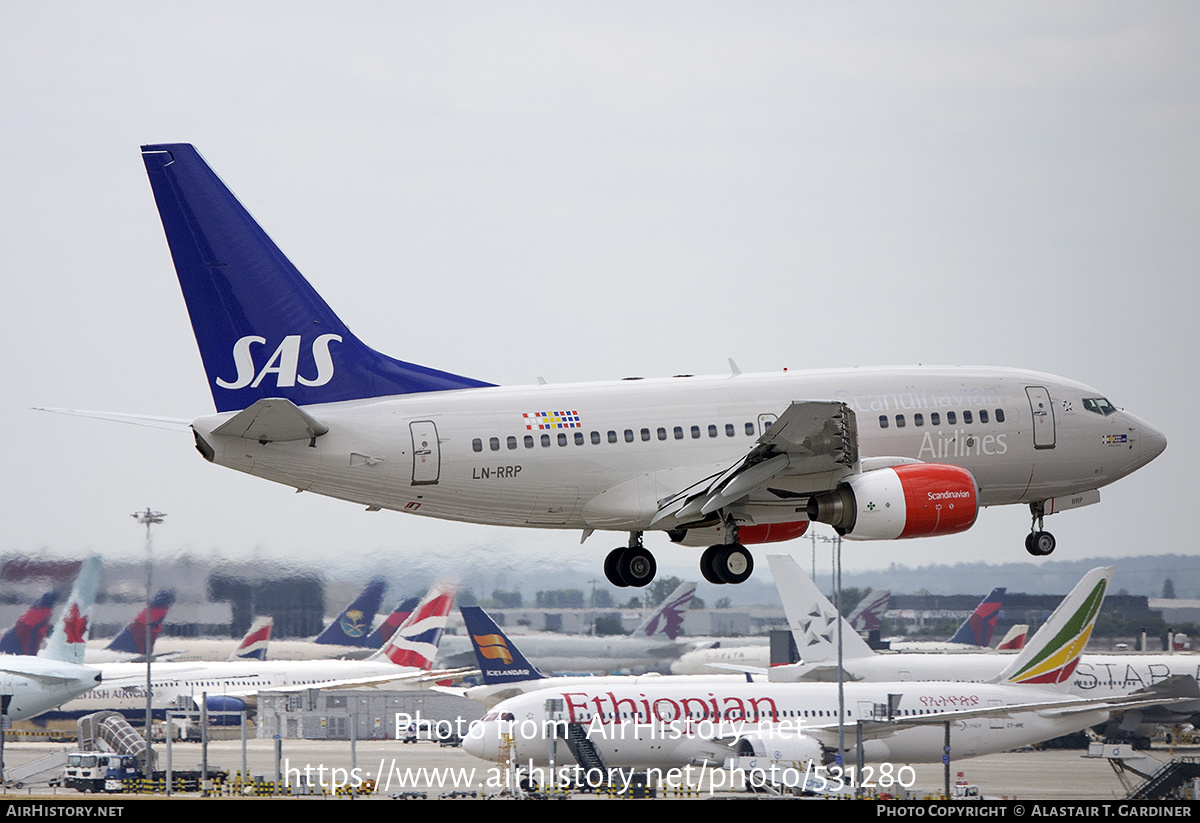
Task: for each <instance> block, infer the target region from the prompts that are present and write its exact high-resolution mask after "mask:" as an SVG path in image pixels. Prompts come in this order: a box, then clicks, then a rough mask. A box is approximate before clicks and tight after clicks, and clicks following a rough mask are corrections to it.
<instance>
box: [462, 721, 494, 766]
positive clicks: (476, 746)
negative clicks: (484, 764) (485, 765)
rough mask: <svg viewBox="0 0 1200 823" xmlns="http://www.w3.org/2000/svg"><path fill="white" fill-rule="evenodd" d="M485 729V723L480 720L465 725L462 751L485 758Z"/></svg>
mask: <svg viewBox="0 0 1200 823" xmlns="http://www.w3.org/2000/svg"><path fill="white" fill-rule="evenodd" d="M487 731H488V729H487V724H486V723H484V722H483V721H482V720H474V721H472V722H471V725H470V726H468V727H467V736H466V738H465V739H464V740H463V743H462V747H463V751H465V752H466V753H467V754H469V755H472V756H474V757H478V758H479V759H480V760H486V759H487V758H486V757H485V756H484V748H485V746H484V740H483V738H484V736H485V735H486V734H487Z"/></svg>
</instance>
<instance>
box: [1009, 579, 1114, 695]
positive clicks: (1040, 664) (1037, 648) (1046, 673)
mask: <svg viewBox="0 0 1200 823" xmlns="http://www.w3.org/2000/svg"><path fill="white" fill-rule="evenodd" d="M1116 570H1117V567H1116V566H1100V567H1097V568H1095V569H1092V570H1091V571H1089V572H1088V573H1087V574H1085V575H1084V576H1083V578H1082V579H1081V580H1080V581H1079V582H1078V583H1076V584H1075V588H1073V589H1071V592H1070V593H1069V594H1068V595H1067V596H1066V597H1064V598H1063V601H1062V602H1061V603H1059V604H1058V608H1057V609H1055V610H1054V613H1053V614H1051V615H1050V617H1049V619H1047V620H1046V622H1045V623H1043V624H1042V625H1041V627H1040V628H1039V629H1038V630H1037V632H1035V633H1034V635H1033V637H1031V638H1030V639H1029V642H1028V643H1027V644H1026V646H1025V648H1024V649H1022V650H1021V651H1020V653H1019V654H1017V656H1016V658H1015V659H1014V660H1013V661H1012V663H1010V664H1009V665H1008V667H1007V668H1005V670H1004V671H1002V672H1001V673H1000V675H999V676H998V677H997V678H996V681H995V682H998V683H1037V684H1043V685H1055V684H1059V683H1065V682H1067V681H1069V680H1070V679H1071V675H1072V674H1073V673H1074V672H1075V667H1076V666H1078V665H1079V656H1080V655H1081V654H1083V650H1084V648H1085V647H1086V646H1087V642H1088V638H1090V637H1091V636H1092V629H1093V628H1094V627H1095V625H1096V617H1097V616H1098V615H1099V614H1100V606H1101V605H1102V604H1103V603H1104V595H1105V594H1107V593H1108V587H1109V585H1111V584H1112V576H1113V573H1115V572H1116Z"/></svg>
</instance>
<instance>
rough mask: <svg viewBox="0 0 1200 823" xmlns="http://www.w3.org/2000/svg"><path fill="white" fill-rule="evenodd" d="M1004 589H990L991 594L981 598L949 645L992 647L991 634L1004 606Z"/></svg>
mask: <svg viewBox="0 0 1200 823" xmlns="http://www.w3.org/2000/svg"><path fill="white" fill-rule="evenodd" d="M1004 592H1005V589H1004V587H1000V588H995V589H992V593H991V594H989V595H988V596H987V597H985V598H983V600H982V601H981V602H980V604H979V605H978V606H976V607H975V611H973V612H971V616H970V617H968V618H967V619H966V620H964V621H963V624H962V625H961V626H959V627H958V631H956V632H955V633H954V637H951V638H950V642H951V643H964V644H966V645H968V646H980V647H983V648H987V647H988V646H990V645H992V634H993V633H994V632H995V631H996V620H998V619H999V617H1000V609H1001V608H1003V606H1004Z"/></svg>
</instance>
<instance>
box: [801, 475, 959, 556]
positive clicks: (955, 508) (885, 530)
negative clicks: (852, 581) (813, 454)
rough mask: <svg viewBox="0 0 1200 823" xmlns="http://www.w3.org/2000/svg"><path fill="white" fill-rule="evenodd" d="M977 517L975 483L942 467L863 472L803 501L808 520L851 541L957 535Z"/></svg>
mask: <svg viewBox="0 0 1200 823" xmlns="http://www.w3.org/2000/svg"><path fill="white" fill-rule="evenodd" d="M978 514H979V492H978V489H977V488H976V487H975V478H974V477H972V476H971V473H970V472H969V471H967V470H966V469H961V468H959V467H958V466H949V465H945V464H942V463H916V464H908V465H902V466H894V467H891V468H886V469H875V470H874V471H869V472H863V473H862V474H857V475H854V476H853V477H851V478H850V479H849V480H848V481H847V482H846V483H843V484H842V485H840V486H838V487H837V488H836V489H834V490H833V491H829V492H822V493H821V494H817V495H813V496H812V497H811V498H809V501H808V519H809V520H815V521H817V522H818V523H828V524H829V525H831V526H833V527H834V529H835V530H836V531H837V532H838V534H841V535H844V536H845V537H849V538H851V539H853V540H893V539H896V538H905V537H930V536H933V535H938V534H957V533H959V532H963V531H966V530H967V529H969V528H971V526H973V525H974V524H975V518H976V516H977V515H978Z"/></svg>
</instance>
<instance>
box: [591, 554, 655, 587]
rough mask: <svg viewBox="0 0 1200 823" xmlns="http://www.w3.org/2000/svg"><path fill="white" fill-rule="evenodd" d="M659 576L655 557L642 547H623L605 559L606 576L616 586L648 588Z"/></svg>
mask: <svg viewBox="0 0 1200 823" xmlns="http://www.w3.org/2000/svg"><path fill="white" fill-rule="evenodd" d="M656 574H658V564H657V563H656V562H655V561H654V555H652V554H651V553H650V552H648V551H646V549H644V548H642V547H641V546H628V547H626V546H621V547H620V548H616V549H613V550H612V551H611V552H609V553H608V557H606V558H604V576H605V577H607V578H608V582H609V583H612V584H613V585H614V586H619V587H620V588H625V587H627V586H638V587H641V586H648V585H650V582H651V581H652V580H654V575H656Z"/></svg>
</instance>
